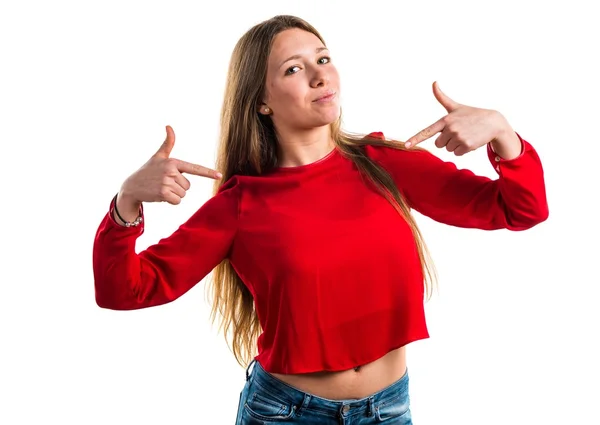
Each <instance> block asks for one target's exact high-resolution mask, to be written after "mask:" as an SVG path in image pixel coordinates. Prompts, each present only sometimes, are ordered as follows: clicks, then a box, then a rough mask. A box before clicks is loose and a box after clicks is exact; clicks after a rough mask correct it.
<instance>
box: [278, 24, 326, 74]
mask: <svg viewBox="0 0 600 425" xmlns="http://www.w3.org/2000/svg"><path fill="white" fill-rule="evenodd" d="M318 47H325V46H324V45H323V43H322V42H321V40H319V37H317V36H316V35H314V34H313V33H311V32H308V31H304V30H301V29H299V28H292V29H288V30H285V31H282V32H280V33H279V34H277V35H276V36H275V39H274V40H273V46H272V48H271V52H270V54H269V62H271V63H272V64H273V65H277V64H278V63H281V61H282V60H285V59H287V58H288V57H290V56H292V55H309V54H310V53H313V54H314V52H315V49H316V48H318Z"/></svg>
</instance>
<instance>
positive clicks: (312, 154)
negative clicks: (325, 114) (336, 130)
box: [277, 125, 335, 167]
mask: <svg viewBox="0 0 600 425" xmlns="http://www.w3.org/2000/svg"><path fill="white" fill-rule="evenodd" d="M277 140H278V142H279V143H278V152H277V156H278V158H279V161H278V164H277V165H278V166H279V167H297V166H301V165H306V164H311V163H313V162H315V161H318V160H320V159H322V158H323V157H325V156H327V154H329V153H330V152H331V151H332V149H333V148H334V147H335V144H334V142H333V139H332V137H331V129H330V126H329V125H325V126H323V127H317V128H311V129H308V130H300V131H299V130H293V131H284V132H278V134H277Z"/></svg>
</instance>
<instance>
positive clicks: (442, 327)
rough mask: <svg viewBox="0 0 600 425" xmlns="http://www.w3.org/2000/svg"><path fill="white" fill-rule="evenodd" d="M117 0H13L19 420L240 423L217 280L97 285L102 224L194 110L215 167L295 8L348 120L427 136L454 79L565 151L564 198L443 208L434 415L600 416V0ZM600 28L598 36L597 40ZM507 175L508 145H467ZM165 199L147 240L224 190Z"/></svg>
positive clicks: (11, 413)
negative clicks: (254, 32) (236, 62)
mask: <svg viewBox="0 0 600 425" xmlns="http://www.w3.org/2000/svg"><path fill="white" fill-rule="evenodd" d="M536 3H537V2H523V1H519V2H507V1H503V2H497V3H492V2H481V1H478V2H475V1H473V2H465V1H453V2H442V1H439V2H435V3H434V2H431V1H418V2H416V1H413V2H383V1H369V2H360V3H356V4H355V5H350V4H348V2H342V1H308V0H304V1H285V2H283V1H252V2H248V1H237V2H234V1H230V0H222V1H219V2H208V5H204V6H201V5H200V2H181V1H168V2H167V1H162V2H158V1H154V2H142V1H137V2H133V1H118V2H117V1H102V2H99V1H98V2H75V1H71V2H66V1H53V2H41V1H38V2H26V1H21V2H15V1H13V2H8V1H7V2H3V3H2V6H1V7H0V40H2V41H1V42H0V49H1V59H0V61H1V65H2V66H1V67H0V73H1V78H0V107H1V110H0V126H1V129H2V141H3V146H2V150H1V153H0V158H1V159H2V162H1V163H2V167H1V168H0V169H1V173H2V183H3V184H2V188H3V191H2V192H3V196H2V201H1V202H2V208H1V210H2V217H3V219H2V224H1V226H2V229H1V235H2V260H1V271H0V279H1V292H0V315H1V316H0V345H1V349H0V356H1V361H0V391H1V397H0V423H2V424H10V425H12V424H42V423H60V424H77V425H80V424H90V425H91V424H111V425H119V424H128V425H131V424H182V425H183V424H233V423H234V418H235V414H236V409H237V402H238V396H239V393H240V391H241V389H242V387H243V384H244V377H245V373H244V369H242V368H241V367H239V366H238V365H237V363H236V362H235V360H234V357H233V354H231V353H230V352H229V350H228V348H227V346H226V343H225V340H224V338H223V336H222V335H220V334H217V332H216V330H217V327H216V325H215V326H211V325H210V322H209V304H208V302H207V299H206V297H205V295H206V293H205V291H204V289H205V286H204V282H201V283H200V284H199V285H197V286H196V287H195V288H193V289H192V290H191V291H190V292H189V293H187V294H186V295H185V296H184V297H182V298H180V299H179V300H177V301H175V302H173V303H171V304H169V305H165V306H161V307H156V308H151V309H146V310H140V311H133V312H117V311H110V310H103V309H100V308H99V307H97V306H96V304H95V301H94V288H93V278H92V263H91V260H92V243H93V239H94V233H95V231H96V229H97V226H98V224H99V223H100V221H101V219H102V218H103V215H104V214H105V213H106V211H107V208H108V205H109V202H110V200H111V198H112V196H113V195H114V194H115V193H116V191H117V190H118V189H119V187H120V185H121V183H122V181H123V180H124V179H125V178H126V177H127V176H128V175H129V174H131V173H132V172H134V171H135V170H136V169H137V168H138V167H139V166H141V165H142V164H143V163H144V162H145V161H146V160H147V158H148V157H149V156H150V155H151V154H153V153H154V152H155V151H156V149H158V147H159V146H160V144H161V143H162V141H163V140H164V138H165V125H167V124H169V125H171V126H173V128H174V130H175V133H176V145H175V149H174V151H173V156H174V157H177V158H180V159H184V160H187V161H191V162H197V163H200V164H203V165H206V166H211V167H212V166H213V165H214V158H215V148H216V140H217V132H218V117H219V111H220V106H221V101H222V95H223V87H224V82H225V76H226V70H227V65H228V61H229V56H230V54H231V51H232V49H233V46H234V44H235V42H236V41H237V40H238V38H239V37H240V36H241V35H242V34H243V33H244V32H245V31H246V30H247V29H249V28H250V27H251V26H252V25H254V24H256V23H258V22H259V21H262V20H264V19H267V18H270V17H271V16H273V15H276V14H281V13H286V14H295V15H298V16H300V17H302V18H304V19H307V20H308V21H309V22H311V23H312V24H314V25H315V26H316V27H317V28H318V29H319V30H320V31H321V32H322V34H323V35H324V37H325V39H326V41H327V43H328V45H329V46H330V48H331V50H332V58H333V60H334V61H335V63H336V64H337V67H338V69H339V71H340V73H341V78H342V84H343V85H342V88H343V95H342V99H343V109H344V123H345V127H346V128H347V129H348V130H351V131H356V132H363V133H365V132H370V131H383V132H384V133H385V134H386V135H387V136H388V137H393V138H397V139H400V140H405V139H407V138H408V137H410V136H412V135H413V134H415V133H416V132H418V131H419V130H421V129H422V128H424V127H425V126H427V125H429V124H431V123H433V122H434V121H436V120H437V119H438V118H440V117H442V116H443V115H444V114H445V110H444V109H443V107H442V106H441V105H440V104H439V103H437V101H436V99H435V98H434V97H433V94H432V91H431V84H432V82H433V81H435V80H437V81H439V83H440V87H441V88H442V90H444V91H445V92H446V94H448V95H449V96H450V97H452V98H453V99H454V100H456V101H458V102H461V103H465V104H469V105H473V106H479V107H484V108H492V109H497V110H499V111H500V112H502V113H503V114H504V115H505V116H506V117H507V118H508V120H509V122H510V123H511V124H512V126H513V128H514V129H515V130H517V131H518V132H519V133H520V134H521V135H522V136H523V137H524V138H525V139H526V140H528V141H530V142H531V143H532V144H533V145H534V147H535V148H536V149H537V151H538V153H539V155H540V157H541V158H542V161H543V164H544V167H545V171H546V183H547V191H548V200H549V205H550V218H549V219H548V221H546V222H544V223H542V224H541V225H539V226H537V227H535V228H533V229H531V230H529V231H526V232H519V233H517V232H509V231H496V232H484V231H477V230H466V229H458V228H453V227H450V226H444V225H441V224H437V223H435V222H433V221H432V220H430V219H428V218H425V217H423V216H417V219H418V223H419V225H420V227H421V229H422V231H423V233H424V236H425V238H426V241H427V243H428V245H429V247H430V249H431V251H432V254H433V256H434V259H435V261H436V264H437V268H438V271H439V276H440V291H439V293H437V294H436V295H435V296H434V299H433V300H432V301H431V302H429V303H427V304H426V308H427V315H428V324H429V329H430V333H431V338H430V339H428V340H425V341H420V342H416V343H414V344H412V345H411V346H410V348H409V351H408V353H409V354H408V356H409V359H408V361H409V373H410V377H411V398H412V410H413V419H414V423H415V424H417V425H427V424H435V425H438V424H457V425H458V424H460V425H464V424H474V425H475V424H476V425H482V424H528V425H529V424H566V423H568V424H599V423H600V416H599V415H600V414H599V413H598V410H597V407H595V406H596V405H597V402H598V397H599V396H600V391H599V390H598V385H597V382H598V379H600V373H599V366H598V358H600V351H599V349H598V348H597V346H598V335H599V331H598V325H599V324H600V323H599V322H600V320H599V315H598V308H597V297H598V295H599V290H598V286H599V284H600V277H599V275H598V270H597V265H598V254H600V249H598V237H599V236H600V235H599V232H598V223H597V220H596V217H597V211H598V210H597V208H595V206H596V205H597V199H596V198H597V196H598V194H599V190H598V183H599V178H598V177H597V174H596V172H595V171H596V168H597V162H598V155H599V154H600V150H599V148H598V142H599V140H598V139H599V138H598V129H597V126H598V113H599V112H600V110H599V108H598V98H599V96H600V90H599V83H598V75H600V69H599V66H598V62H597V56H598V41H597V40H599V39H600V33H599V31H598V26H597V19H596V18H595V16H597V15H594V13H592V9H591V8H590V7H588V6H585V4H587V3H584V2H579V1H569V2H561V3H557V2H545V3H539V5H536ZM589 3H591V2H589ZM594 40H595V41H594ZM433 141H434V138H432V139H430V140H429V141H427V142H425V143H424V144H423V145H422V146H424V147H426V148H429V149H432V150H433V151H434V152H435V153H436V154H438V155H439V156H440V157H442V158H444V159H448V160H454V161H456V163H457V164H458V165H459V166H460V167H467V168H470V169H472V170H473V171H474V172H476V173H479V174H483V175H487V176H489V177H492V178H495V177H496V174H495V172H494V170H493V168H492V166H491V165H490V164H489V163H488V160H487V157H486V155H485V150H484V149H480V150H478V151H475V152H472V153H470V154H468V155H466V156H464V157H461V158H455V157H453V156H452V155H450V154H448V153H447V152H446V151H445V150H438V149H437V148H435V146H434V145H433ZM211 187H212V181H209V180H208V179H202V178H199V177H195V178H193V179H192V188H191V190H190V191H189V193H188V196H187V197H186V198H185V200H184V202H183V203H182V204H181V205H179V206H177V207H174V206H171V205H168V204H150V205H147V206H146V218H147V229H146V233H145V234H144V235H143V236H142V237H141V238H140V239H139V243H138V249H143V248H145V247H146V246H148V245H149V244H152V243H155V242H157V241H158V239H159V238H161V237H165V236H168V235H169V234H170V233H171V232H172V231H173V230H175V228H176V227H177V226H178V225H179V224H181V223H182V222H183V221H185V220H186V219H187V218H188V217H189V216H190V215H191V214H192V213H193V212H194V211H195V210H196V209H197V208H198V207H199V206H200V205H202V203H203V202H205V201H206V200H207V199H208V197H209V196H210V194H211Z"/></svg>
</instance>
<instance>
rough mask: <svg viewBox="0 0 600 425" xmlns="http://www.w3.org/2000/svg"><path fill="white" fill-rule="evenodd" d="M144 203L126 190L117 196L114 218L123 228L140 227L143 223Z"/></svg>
mask: <svg viewBox="0 0 600 425" xmlns="http://www.w3.org/2000/svg"><path fill="white" fill-rule="evenodd" d="M141 217H142V203H141V202H140V201H138V200H136V199H135V198H134V197H133V196H132V195H131V194H130V193H129V192H128V191H127V190H126V189H125V190H123V189H121V190H120V191H119V193H117V194H116V195H115V200H114V206H113V218H114V219H115V221H116V222H117V223H119V224H120V225H122V226H126V227H130V226H138V225H139V224H140V223H141V222H142V219H141Z"/></svg>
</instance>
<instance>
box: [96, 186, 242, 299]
mask: <svg viewBox="0 0 600 425" xmlns="http://www.w3.org/2000/svg"><path fill="white" fill-rule="evenodd" d="M235 182H237V178H236V177H234V178H232V179H231V180H230V181H229V182H227V183H226V184H225V185H223V186H222V188H221V190H220V191H219V193H217V194H216V195H215V196H214V197H212V198H211V199H209V200H208V201H207V202H206V203H205V204H204V205H203V206H202V207H200V209H198V211H196V212H195V213H194V214H193V215H192V217H190V218H189V219H188V221H187V222H185V223H184V224H182V225H181V226H180V227H179V228H178V229H177V230H176V231H175V232H174V233H173V234H172V235H171V236H169V237H167V238H164V239H161V240H160V241H159V242H158V243H157V244H155V245H152V246H150V247H148V248H147V249H146V250H144V251H141V252H140V253H139V254H137V253H136V251H135V243H136V240H137V238H138V237H139V236H140V235H141V234H142V233H143V231H144V227H143V226H144V225H145V220H144V221H142V224H140V225H139V226H137V227H124V226H121V225H119V224H118V223H117V222H116V221H115V220H114V218H113V216H112V214H111V213H110V211H111V210H112V206H113V205H112V202H111V206H110V210H109V212H108V213H107V214H106V215H105V217H104V219H103V220H102V222H101V223H100V226H99V228H98V230H97V232H96V237H95V239H94V247H93V269H94V285H95V291H96V303H97V304H98V306H100V307H102V308H109V309H113V310H133V309H140V308H145V307H152V306H157V305H161V304H166V303H168V302H171V301H173V300H175V299H177V298H179V297H180V296H182V295H183V294H184V293H186V292H187V291H189V290H190V289H191V288H192V287H193V286H194V285H196V284H197V283H198V282H200V281H201V280H202V279H203V278H204V277H205V276H206V275H207V274H208V273H210V272H211V271H212V269H213V268H214V267H215V266H217V265H218V264H219V263H220V262H221V261H222V260H223V259H224V258H226V257H227V255H228V253H229V250H230V247H231V245H232V243H233V239H234V237H235V233H236V230H237V221H238V210H239V189H238V186H237V184H236V183H235Z"/></svg>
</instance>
